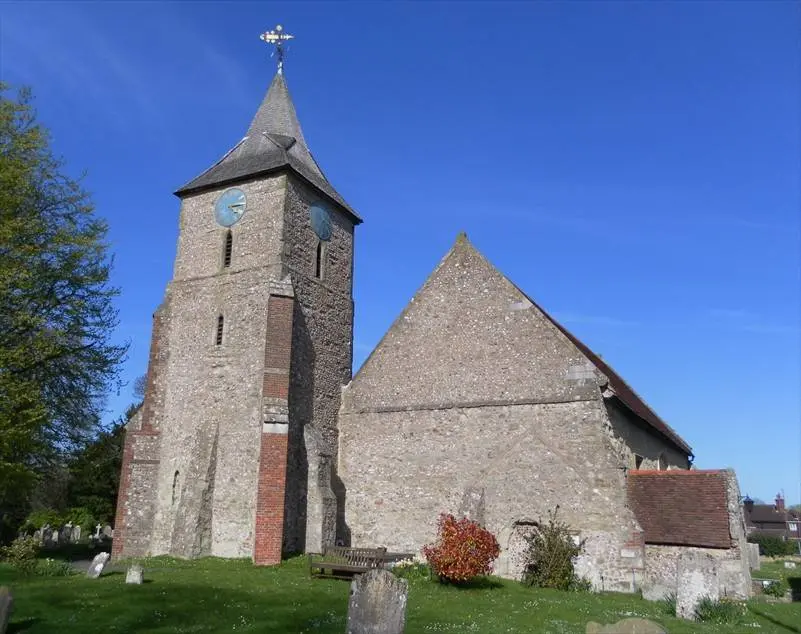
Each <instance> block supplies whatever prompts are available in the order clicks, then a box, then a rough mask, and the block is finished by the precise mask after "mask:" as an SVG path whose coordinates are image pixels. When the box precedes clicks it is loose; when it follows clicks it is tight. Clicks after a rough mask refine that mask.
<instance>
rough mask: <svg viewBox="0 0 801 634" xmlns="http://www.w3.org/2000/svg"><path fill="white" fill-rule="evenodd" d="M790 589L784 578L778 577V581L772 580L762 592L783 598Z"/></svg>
mask: <svg viewBox="0 0 801 634" xmlns="http://www.w3.org/2000/svg"><path fill="white" fill-rule="evenodd" d="M789 589H790V585H789V584H788V583H787V582H786V581H785V580H784V579H777V580H776V581H772V582H771V583H770V584H769V585H768V586H767V587H765V588H763V589H762V592H764V593H765V594H768V595H770V596H772V597H778V598H779V599H781V598H782V597H783V596H784V595H785V594H787V591H788V590H789Z"/></svg>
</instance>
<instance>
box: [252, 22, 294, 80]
mask: <svg viewBox="0 0 801 634" xmlns="http://www.w3.org/2000/svg"><path fill="white" fill-rule="evenodd" d="M294 37H295V36H294V35H290V34H289V33H284V27H282V26H281V25H280V24H279V25H278V26H276V27H275V29H273V30H272V31H265V32H264V33H262V34H261V35H260V36H259V38H260V39H262V40H263V41H264V42H267V44H272V45H273V46H275V55H276V56H277V57H278V74H279V75H282V74H283V73H284V42H286V41H287V40H291V39H292V38H294Z"/></svg>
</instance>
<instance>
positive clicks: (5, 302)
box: [0, 84, 127, 517]
mask: <svg viewBox="0 0 801 634" xmlns="http://www.w3.org/2000/svg"><path fill="white" fill-rule="evenodd" d="M106 233H107V227H106V223H105V222H104V221H103V220H101V219H99V218H97V217H96V216H95V215H94V209H93V205H92V203H91V200H90V198H89V195H88V194H87V192H86V191H84V190H83V188H82V187H81V185H80V183H79V182H77V181H75V180H72V179H71V178H70V177H69V176H67V175H66V173H65V172H64V164H63V161H62V160H60V159H59V158H57V157H55V156H54V155H53V153H52V151H51V149H50V146H49V135H48V133H47V131H46V130H45V129H44V128H43V127H42V126H41V125H40V124H39V123H37V121H36V113H35V110H34V109H33V107H32V105H31V95H30V92H29V91H28V90H27V89H21V90H19V91H18V92H17V93H16V94H13V92H12V91H10V90H9V87H8V86H7V85H5V84H0V516H6V517H7V516H8V514H9V513H10V511H9V509H13V508H18V507H19V506H20V505H21V504H25V503H27V496H28V494H29V493H30V490H31V488H32V486H33V484H34V482H35V479H36V476H37V474H38V473H41V471H42V469H43V468H44V466H46V465H47V464H48V463H52V462H55V461H57V459H58V458H59V456H62V455H63V454H64V453H65V452H67V451H69V450H70V449H72V448H74V447H75V446H77V445H78V444H80V443H81V442H82V441H84V440H85V439H87V438H88V437H91V435H92V434H93V432H94V431H96V430H97V428H98V427H99V415H100V410H101V407H102V405H103V395H104V393H105V392H106V390H107V389H108V387H109V385H110V384H112V383H113V382H114V381H115V380H116V379H117V378H118V371H119V365H120V363H121V361H122V360H123V358H124V356H125V353H126V349H127V346H125V345H117V344H115V343H113V342H112V340H111V335H112V332H113V330H114V328H115V327H116V325H117V311H116V309H115V308H114V306H113V303H112V302H113V298H114V297H115V295H117V293H118V290H117V289H116V288H114V287H113V286H111V285H110V284H109V272H110V267H111V260H110V257H109V255H108V245H107V243H106Z"/></svg>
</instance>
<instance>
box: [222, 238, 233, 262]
mask: <svg viewBox="0 0 801 634" xmlns="http://www.w3.org/2000/svg"><path fill="white" fill-rule="evenodd" d="M233 249H234V235H233V234H232V233H231V230H230V229H229V230H228V231H226V232H225V247H223V267H224V268H228V267H229V266H231V252H232V251H233Z"/></svg>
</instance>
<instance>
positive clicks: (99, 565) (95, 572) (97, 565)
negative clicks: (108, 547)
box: [86, 553, 111, 579]
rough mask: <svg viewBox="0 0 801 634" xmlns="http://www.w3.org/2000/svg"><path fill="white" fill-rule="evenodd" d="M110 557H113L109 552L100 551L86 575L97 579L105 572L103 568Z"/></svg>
mask: <svg viewBox="0 0 801 634" xmlns="http://www.w3.org/2000/svg"><path fill="white" fill-rule="evenodd" d="M109 557H111V555H109V554H108V553H98V554H97V555H95V558H94V559H93V560H92V564H91V565H90V566H89V570H87V571H86V576H87V577H89V578H90V579H97V578H98V577H99V576H100V575H101V574H102V573H103V568H105V567H106V564H107V563H108V560H109Z"/></svg>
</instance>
